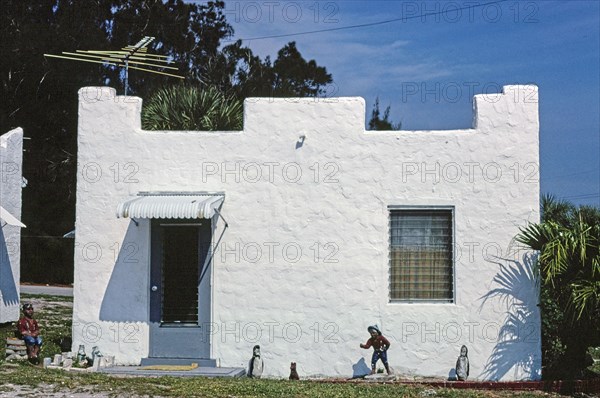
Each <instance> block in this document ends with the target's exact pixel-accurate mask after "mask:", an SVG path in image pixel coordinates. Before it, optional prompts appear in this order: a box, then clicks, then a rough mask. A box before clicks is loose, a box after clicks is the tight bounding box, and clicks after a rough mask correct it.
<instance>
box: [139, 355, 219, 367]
mask: <svg viewBox="0 0 600 398" xmlns="http://www.w3.org/2000/svg"><path fill="white" fill-rule="evenodd" d="M193 363H197V364H198V366H201V367H207V368H215V367H217V361H216V360H215V359H210V358H152V357H151V358H142V363H141V366H151V365H191V364H193Z"/></svg>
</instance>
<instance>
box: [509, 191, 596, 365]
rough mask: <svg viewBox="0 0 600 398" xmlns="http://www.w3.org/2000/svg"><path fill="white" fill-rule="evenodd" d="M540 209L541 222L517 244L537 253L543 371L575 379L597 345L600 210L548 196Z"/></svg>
mask: <svg viewBox="0 0 600 398" xmlns="http://www.w3.org/2000/svg"><path fill="white" fill-rule="evenodd" d="M542 208H543V210H542V212H543V218H542V222H541V223H539V224H531V225H529V226H527V227H526V228H524V229H522V230H521V233H520V234H519V235H518V236H517V240H518V241H519V242H521V243H523V244H525V245H526V246H528V247H530V248H532V249H534V250H538V251H539V258H538V267H539V272H540V276H541V278H542V282H543V284H542V300H541V305H542V316H543V318H544V322H543V326H544V328H545V330H543V331H542V334H543V345H544V351H545V354H546V355H545V357H546V358H545V359H546V364H545V366H546V369H547V370H548V371H549V372H550V374H560V375H561V376H562V377H564V376H565V374H564V372H569V373H568V374H567V376H576V375H578V374H581V371H582V370H583V369H585V367H586V366H587V365H586V363H587V362H586V352H587V349H588V348H589V347H590V346H598V345H600V253H599V248H600V209H597V208H594V207H586V206H582V207H579V208H577V207H575V206H573V205H572V204H570V203H567V202H563V201H557V200H555V199H554V198H552V197H549V196H547V197H545V198H544V199H543V201H542ZM553 350H554V351H553ZM561 372H562V374H561Z"/></svg>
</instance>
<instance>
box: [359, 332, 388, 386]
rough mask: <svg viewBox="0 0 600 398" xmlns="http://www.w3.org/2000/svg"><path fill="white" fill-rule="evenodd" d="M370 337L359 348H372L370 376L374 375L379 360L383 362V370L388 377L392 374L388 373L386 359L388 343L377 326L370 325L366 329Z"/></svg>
mask: <svg viewBox="0 0 600 398" xmlns="http://www.w3.org/2000/svg"><path fill="white" fill-rule="evenodd" d="M367 330H368V331H369V333H370V334H371V337H370V338H369V340H367V343H366V344H362V343H361V344H360V348H365V349H368V348H370V347H373V356H372V357H371V374H375V368H376V365H377V361H378V360H380V359H381V362H383V366H385V370H386V372H387V374H388V375H390V374H392V373H391V371H390V366H389V365H388V359H387V350H388V348H390V342H389V341H388V339H386V338H385V337H383V334H382V333H381V330H379V327H377V325H372V326H369V327H368V328H367Z"/></svg>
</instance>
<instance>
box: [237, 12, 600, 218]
mask: <svg viewBox="0 0 600 398" xmlns="http://www.w3.org/2000/svg"><path fill="white" fill-rule="evenodd" d="M491 1H492V0H472V1H471V0H464V1H462V0H460V1H426V2H424V1H368V2H367V1H364V2H363V1H306V2H305V1H270V0H266V1H226V7H225V8H226V13H227V14H226V15H227V19H228V21H229V23H231V24H232V26H233V27H234V29H235V36H234V39H244V40H243V41H244V44H245V45H247V46H249V47H250V48H252V50H253V51H254V52H255V53H256V54H259V55H261V56H263V57H264V56H266V55H270V56H271V58H272V59H274V58H276V55H277V51H278V50H279V49H280V48H281V47H283V46H284V45H285V44H286V43H287V42H289V41H296V43H297V46H298V49H299V50H300V52H301V53H302V55H303V56H304V57H305V58H306V59H315V60H316V61H317V63H318V64H319V65H322V66H325V67H327V70H328V72H330V73H331V74H332V75H333V79H334V85H332V86H331V87H328V93H331V94H333V95H335V96H361V97H364V98H365V100H366V101H367V112H368V115H367V117H368V116H369V114H370V110H371V109H372V106H373V103H374V101H375V98H376V97H379V100H380V105H381V108H382V109H383V108H385V107H387V106H388V105H390V106H391V113H390V114H391V119H392V120H393V121H395V122H397V121H401V122H402V128H403V129H406V130H421V129H454V128H468V127H471V120H472V103H471V100H472V99H471V94H473V93H475V94H479V93H482V92H498V91H499V89H500V87H502V86H503V85H507V84H526V83H535V84H537V85H538V86H539V89H540V124H541V127H540V163H541V166H540V168H541V187H542V192H544V193H553V194H555V195H556V196H557V197H560V198H566V199H568V200H571V201H573V202H574V203H577V204H594V205H599V206H600V117H599V115H600V2H598V1H595V0H594V1H573V0H572V1H568V2H561V1H513V0H506V1H503V2H499V3H495V4H489V3H490V2H491ZM458 8H466V9H463V10H457V9H458ZM422 14H435V15H427V16H425V17H420V15H422ZM396 18H402V19H401V20H399V21H396V22H390V23H378V22H380V21H386V20H391V19H396ZM360 24H374V25H372V26H367V27H361V28H354V29H341V30H334V31H328V32H320V33H314V34H303V35H294V36H289V37H280V38H266V39H254V40H249V39H251V38H256V37H263V36H274V35H282V34H292V33H298V32H307V31H313V30H323V29H332V28H333V29H336V28H341V27H346V26H351V25H360Z"/></svg>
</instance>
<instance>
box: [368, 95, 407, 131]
mask: <svg viewBox="0 0 600 398" xmlns="http://www.w3.org/2000/svg"><path fill="white" fill-rule="evenodd" d="M400 129H402V123H401V122H398V123H397V124H395V123H394V122H392V121H391V120H390V107H389V106H388V107H387V108H385V111H384V112H383V118H382V117H381V112H380V110H379V97H377V98H376V99H375V105H373V111H372V112H371V119H370V120H369V130H400Z"/></svg>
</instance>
